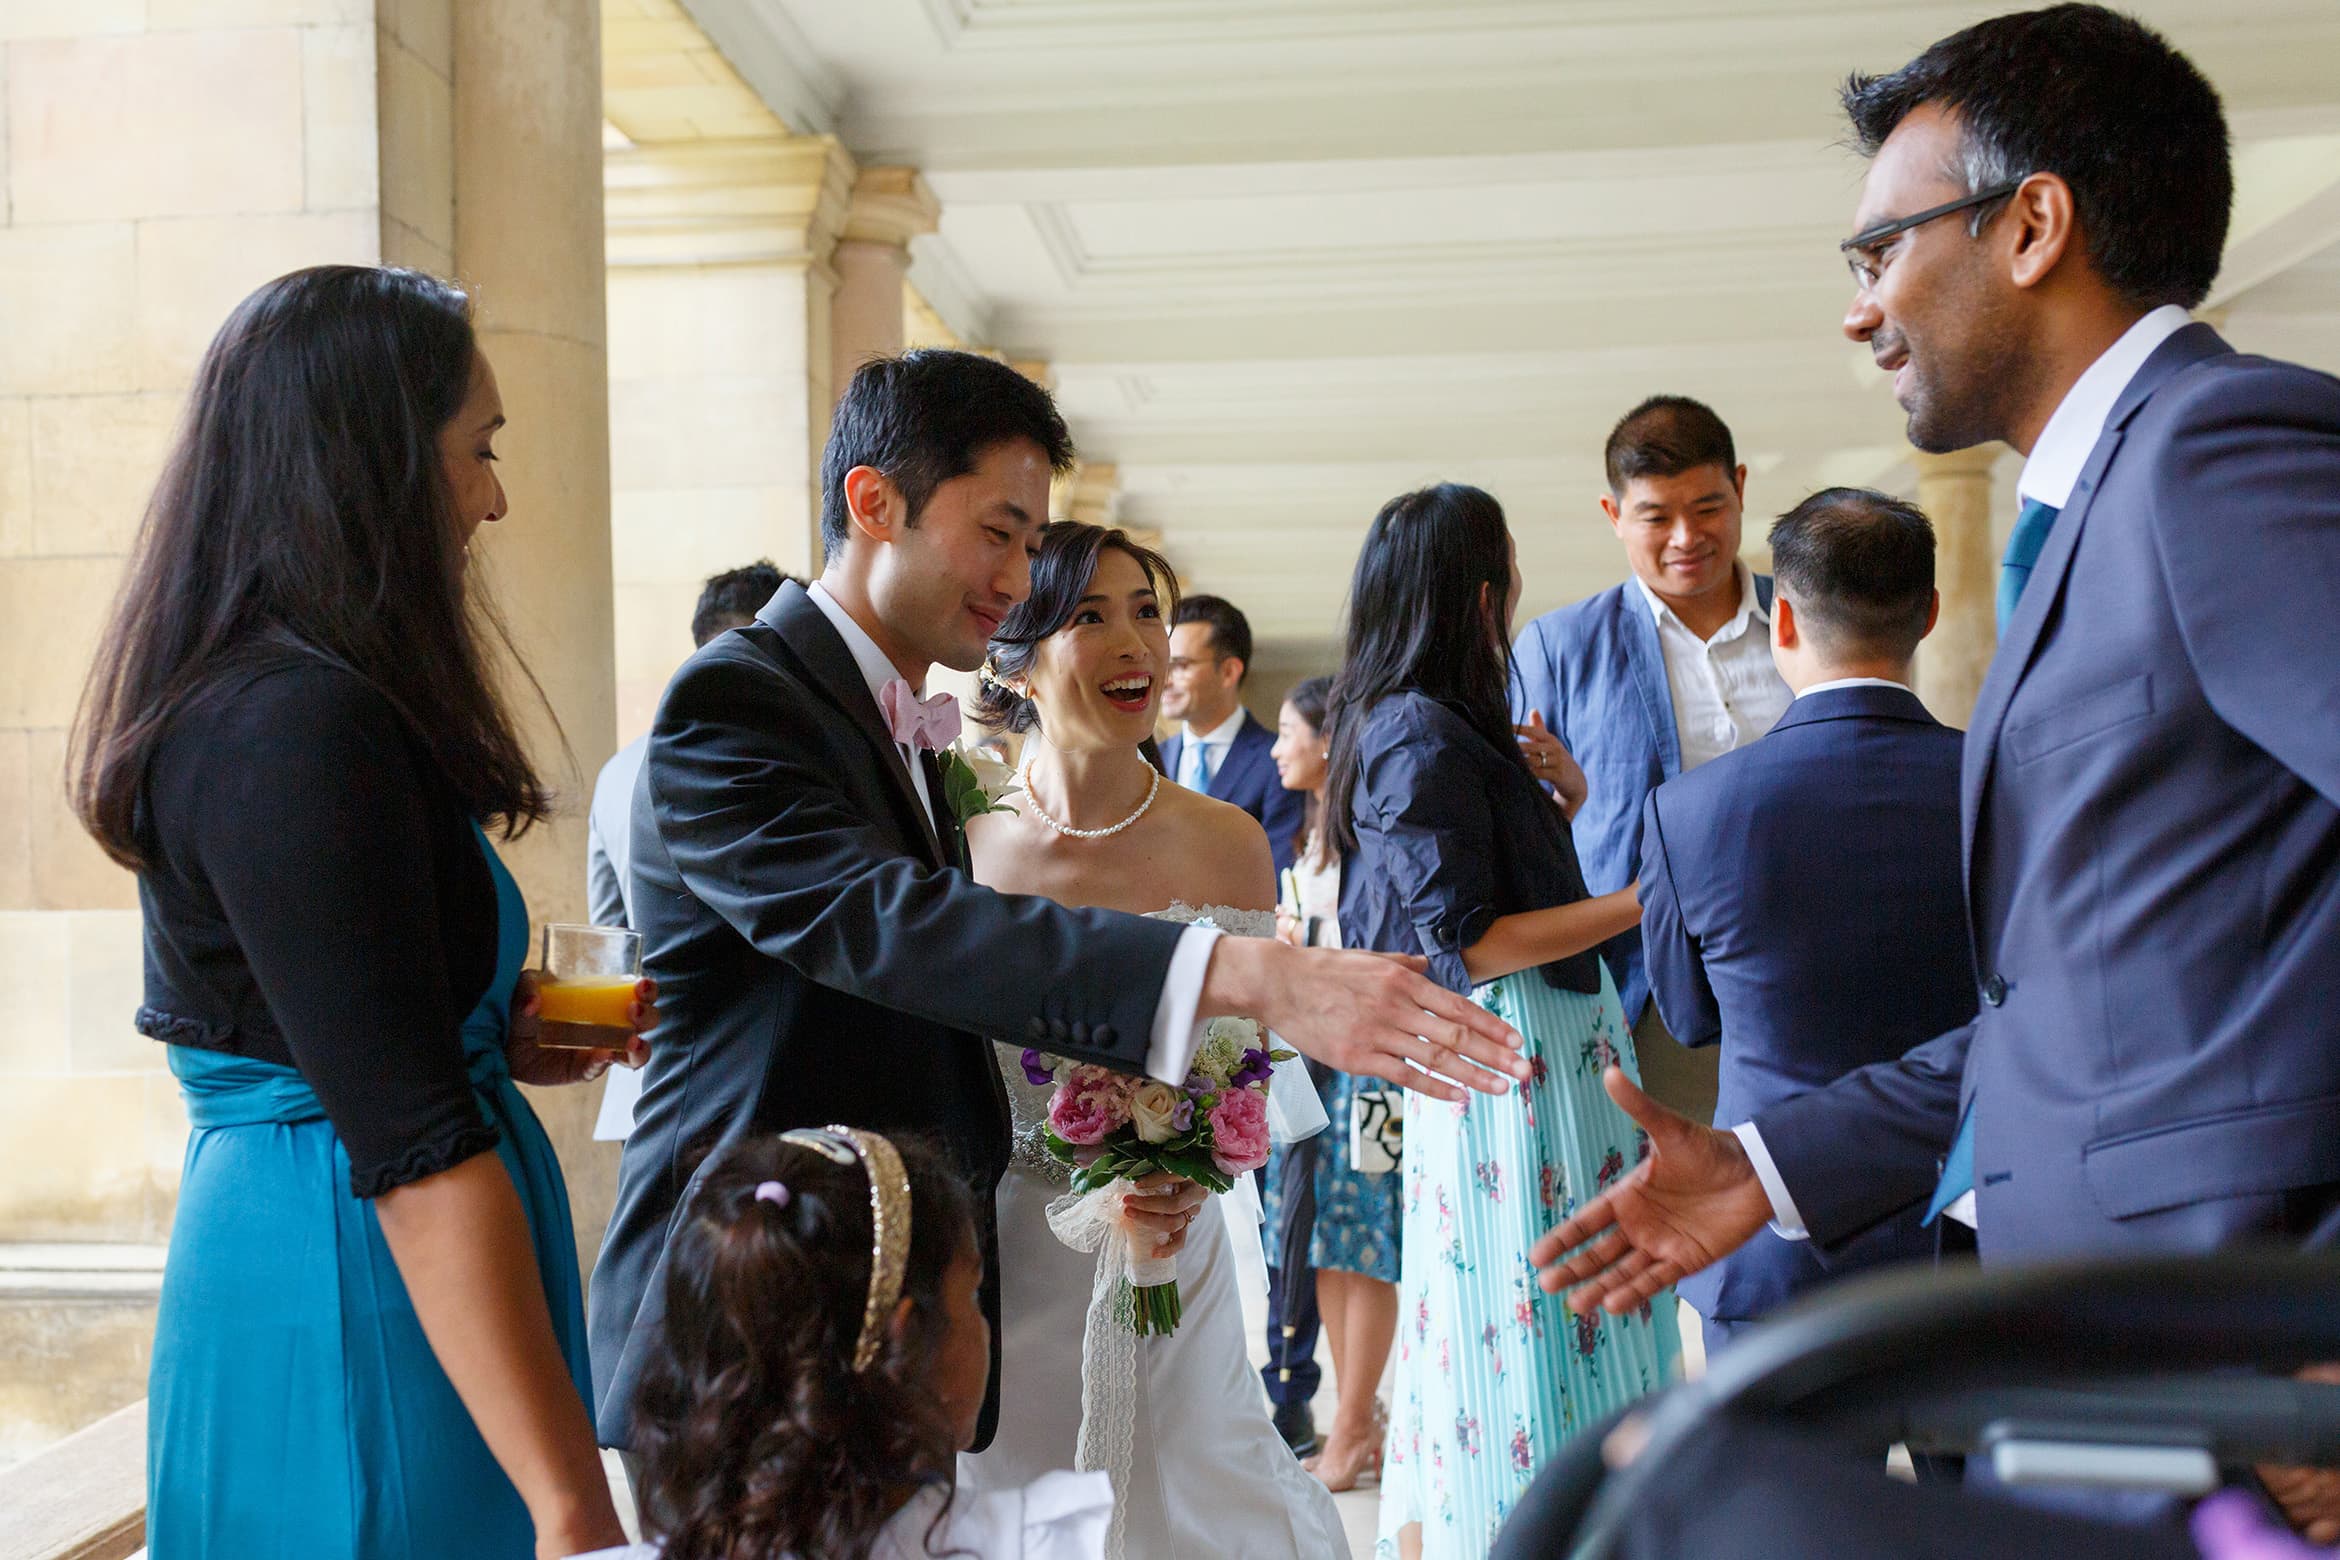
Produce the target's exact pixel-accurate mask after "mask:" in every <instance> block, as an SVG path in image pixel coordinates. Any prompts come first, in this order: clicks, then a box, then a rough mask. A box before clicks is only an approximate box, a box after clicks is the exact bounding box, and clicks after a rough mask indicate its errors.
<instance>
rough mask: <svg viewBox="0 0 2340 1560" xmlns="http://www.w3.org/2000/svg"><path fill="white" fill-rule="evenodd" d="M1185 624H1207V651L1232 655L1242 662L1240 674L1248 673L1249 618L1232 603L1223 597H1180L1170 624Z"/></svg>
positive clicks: (1249, 652)
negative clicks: (1209, 631)
mask: <svg viewBox="0 0 2340 1560" xmlns="http://www.w3.org/2000/svg"><path fill="white" fill-rule="evenodd" d="M1185 623H1207V624H1209V625H1210V629H1211V653H1212V654H1213V655H1219V656H1230V655H1231V656H1233V657H1234V658H1235V659H1236V660H1238V661H1241V662H1242V663H1243V676H1244V677H1249V676H1250V675H1251V619H1249V618H1247V617H1245V616H1244V615H1243V614H1242V612H1240V611H1239V610H1237V608H1236V606H1235V604H1234V603H1233V602H1231V601H1229V600H1227V599H1226V598H1225V597H1224V596H1185V597H1181V598H1180V599H1179V602H1178V615H1177V616H1176V618H1174V619H1173V620H1172V622H1171V625H1170V626H1171V627H1173V628H1176V627H1178V626H1179V625H1181V624H1185ZM1237 680H1238V681H1241V679H1240V678H1239V679H1237Z"/></svg>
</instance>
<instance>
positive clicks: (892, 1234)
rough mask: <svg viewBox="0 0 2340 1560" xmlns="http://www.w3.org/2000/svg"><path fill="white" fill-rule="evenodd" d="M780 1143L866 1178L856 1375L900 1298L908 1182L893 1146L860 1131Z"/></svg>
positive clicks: (799, 1135) (793, 1137)
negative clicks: (863, 1297)
mask: <svg viewBox="0 0 2340 1560" xmlns="http://www.w3.org/2000/svg"><path fill="white" fill-rule="evenodd" d="M780 1141H781V1142H783V1143H794V1144H797V1145H798V1146H799V1147H802V1148H809V1149H811V1150H812V1151H813V1152H814V1153H816V1154H819V1155H821V1156H822V1157H823V1158H825V1159H828V1160H830V1161H832V1162H833V1163H836V1164H840V1165H850V1164H854V1163H856V1162H858V1163H859V1164H860V1165H861V1170H862V1174H863V1175H865V1176H867V1177H868V1178H869V1224H870V1231H871V1234H870V1249H869V1299H868V1301H867V1303H866V1304H864V1305H863V1307H862V1311H861V1337H860V1339H859V1340H858V1341H857V1342H856V1343H855V1344H854V1345H853V1373H854V1374H855V1375H859V1374H861V1372H863V1371H865V1370H867V1369H869V1364H870V1361H872V1360H874V1359H876V1358H877V1351H878V1343H879V1341H880V1340H881V1339H883V1338H884V1337H885V1329H886V1319H887V1318H888V1317H889V1316H891V1315H893V1311H894V1307H895V1305H897V1304H898V1303H899V1302H900V1301H901V1298H902V1270H903V1269H904V1268H905V1267H906V1266H908V1264H909V1261H910V1177H909V1175H908V1173H906V1172H905V1171H904V1170H903V1169H902V1156H901V1155H900V1154H899V1153H897V1152H895V1150H894V1145H893V1144H892V1143H890V1142H888V1141H887V1140H886V1139H885V1138H884V1137H883V1136H882V1135H881V1134H879V1133H875V1132H864V1131H862V1130H861V1129H860V1128H859V1127H834V1126H832V1127H823V1128H818V1129H816V1128H812V1127H798V1128H796V1129H795V1130H794V1131H790V1132H783V1133H781V1134H780Z"/></svg>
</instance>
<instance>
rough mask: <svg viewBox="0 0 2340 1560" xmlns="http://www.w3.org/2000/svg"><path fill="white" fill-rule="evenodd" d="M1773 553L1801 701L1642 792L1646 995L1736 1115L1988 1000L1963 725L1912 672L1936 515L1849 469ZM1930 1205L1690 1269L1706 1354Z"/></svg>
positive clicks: (1872, 1249) (1897, 1239) (1787, 519)
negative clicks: (1837, 1241)
mask: <svg viewBox="0 0 2340 1560" xmlns="http://www.w3.org/2000/svg"><path fill="white" fill-rule="evenodd" d="M1771 560H1772V569H1773V571H1774V577H1775V578H1776V580H1777V582H1778V583H1777V589H1776V594H1775V596H1774V598H1773V602H1772V618H1771V639H1772V656H1773V659H1774V660H1775V661H1776V662H1777V663H1778V665H1779V670H1780V674H1781V675H1782V676H1783V677H1785V678H1786V679H1787V683H1788V686H1789V687H1791V688H1793V689H1794V690H1795V692H1796V699H1795V702H1794V703H1793V704H1791V705H1789V706H1788V712H1787V713H1786V714H1785V715H1783V716H1781V717H1780V718H1779V723H1778V724H1777V725H1775V726H1773V727H1772V728H1771V734H1770V735H1769V736H1767V737H1765V738H1764V739H1763V740H1762V741H1760V742H1756V743H1753V744H1750V745H1749V746H1747V747H1744V748H1741V749H1739V750H1738V751H1737V752H1733V753H1725V754H1723V755H1722V756H1721V757H1720V758H1717V759H1716V760H1715V761H1714V762H1712V763H1710V764H1708V765H1706V766H1705V767H1704V768H1701V769H1698V770H1695V771H1693V772H1692V773H1690V774H1686V775H1683V776H1682V777H1680V778H1679V779H1676V780H1669V781H1667V782H1666V783H1665V784H1664V785H1661V786H1659V787H1658V788H1657V789H1656V790H1655V791H1652V792H1651V793H1650V796H1649V801H1648V803H1647V804H1646V805H1645V807H1644V809H1643V812H1642V828H1641V906H1642V922H1641V928H1642V938H1643V945H1644V947H1645V948H1646V949H1647V956H1648V960H1649V982H1650V995H1651V997H1652V999H1653V1000H1654V1001H1655V1002H1656V1003H1657V1006H1658V1009H1659V1011H1660V1012H1661V1013H1663V1014H1664V1015H1665V1022H1666V1027H1667V1028H1668V1029H1669V1030H1671V1031H1672V1032H1673V1033H1674V1035H1675V1036H1676V1037H1677V1038H1679V1039H1680V1040H1681V1042H1682V1043H1683V1044H1684V1045H1688V1046H1706V1045H1714V1044H1715V1043H1716V1042H1717V1041H1719V1042H1720V1043H1721V1054H1722V1079H1721V1092H1720V1095H1719V1097H1718V1099H1717V1101H1716V1104H1715V1113H1714V1120H1715V1123H1716V1125H1718V1126H1728V1125H1729V1124H1731V1123H1732V1122H1737V1121H1745V1120H1747V1119H1748V1118H1749V1117H1750V1116H1752V1115H1755V1114H1756V1113H1757V1112H1758V1111H1760V1110H1761V1109H1763V1108H1764V1107H1767V1106H1770V1105H1773V1104H1776V1103H1778V1102H1779V1101H1781V1100H1784V1099H1789V1098H1792V1097H1794V1096H1795V1095H1798V1094H1802V1093H1805V1092H1807V1091H1809V1090H1812V1089H1817V1088H1822V1087H1825V1086H1826V1085H1828V1084H1831V1083H1834V1082H1835V1081H1836V1080H1837V1079H1838V1078H1840V1077H1842V1076H1844V1075H1845V1074H1846V1073H1848V1072H1851V1071H1852V1070H1853V1069H1854V1068H1856V1067H1862V1066H1866V1065H1867V1064H1869V1063H1871V1062H1880V1061H1889V1060H1891V1059H1893V1058H1895V1057H1898V1056H1899V1055H1901V1053H1902V1052H1903V1051H1905V1050H1907V1049H1909V1047H1911V1046H1913V1045H1916V1044H1918V1043H1919V1042H1921V1041H1925V1040H1930V1039H1932V1038H1933V1037H1934V1036H1935V1035H1938V1034H1940V1033H1942V1032H1943V1031H1944V1030H1946V1029H1949V1028H1952V1027H1954V1026H1955V1025H1958V1024H1962V1023H1964V1022H1966V1021H1967V1020H1968V1019H1970V1018H1972V1017H1973V1016H1974V1009H1975V996H1974V978H1973V975H1972V974H1971V972H1970V967H1969V965H1968V962H1967V955H1966V896H1965V893H1964V890H1963V888H1962V886H1961V884H1960V882H1959V865H1960V863H1959V849H1958V749H1959V736H1958V733H1957V732H1955V731H1953V730H1951V729H1950V728H1949V727H1947V726H1945V725H1943V724H1942V723H1941V722H1939V721H1937V720H1935V719H1934V718H1933V716H1931V715H1929V714H1928V713H1926V707H1925V706H1924V705H1923V704H1921V703H1919V702H1918V697H1917V695H1916V694H1915V693H1913V692H1911V691H1910V681H1911V677H1912V672H1913V663H1914V660H1915V657H1916V654H1917V647H1918V641H1919V640H1921V639H1922V638H1924V637H1925V635H1926V633H1927V632H1928V631H1929V630H1930V629H1931V628H1932V627H1933V621H1934V612H1935V608H1936V606H1937V604H1938V598H1937V597H1936V595H1935V592H1934V531H1933V527H1932V526H1930V525H1928V524H1927V523H1926V517H1925V516H1924V515H1922V514H1920V513H1919V512H1918V511H1917V510H1916V508H1914V507H1913V506H1911V505H1909V504H1906V503H1904V502H1902V501H1901V500H1899V499H1894V498H1889V497H1887V496H1886V495H1884V494H1882V493H1872V492H1866V491H1862V490H1859V489H1853V488H1830V489H1828V490H1826V491H1824V492H1821V493H1816V494H1814V495H1813V496H1812V497H1810V498H1807V499H1805V500H1804V501H1803V502H1802V503H1801V504H1798V505H1797V506H1796V507H1795V508H1794V509H1792V510H1790V511H1789V512H1788V513H1787V514H1786V515H1784V516H1782V517H1781V519H1780V521H1779V523H1778V524H1777V525H1775V526H1773V527H1772V530H1771ZM1921 1213H1922V1210H1921V1209H1918V1208H1915V1207H1912V1208H1909V1209H1905V1210H1903V1211H1902V1212H1901V1213H1899V1214H1896V1215H1895V1216H1893V1217H1892V1218H1890V1219H1887V1220H1885V1221H1884V1222H1883V1223H1881V1224H1878V1225H1876V1226H1875V1227H1873V1228H1871V1229H1870V1230H1868V1231H1866V1232H1864V1233H1863V1234H1862V1235H1861V1236H1859V1237H1858V1238H1857V1239H1856V1240H1854V1241H1853V1242H1851V1243H1850V1245H1849V1246H1848V1247H1847V1249H1845V1250H1844V1251H1842V1252H1838V1253H1835V1254H1833V1255H1832V1258H1831V1260H1829V1261H1827V1262H1825V1263H1824V1262H1822V1261H1821V1259H1820V1258H1819V1256H1818V1255H1817V1254H1816V1253H1815V1252H1814V1251H1813V1248H1812V1245H1811V1243H1810V1242H1808V1241H1788V1240H1783V1239H1781V1238H1780V1237H1779V1236H1778V1235H1776V1234H1773V1233H1771V1232H1769V1231H1765V1232H1763V1233H1761V1234H1758V1235H1756V1236H1755V1238H1754V1239H1753V1240H1751V1241H1749V1242H1748V1243H1747V1244H1746V1245H1745V1246H1742V1247H1740V1248H1739V1249H1738V1250H1737V1251H1735V1252H1733V1253H1732V1254H1731V1255H1729V1256H1727V1257H1725V1258H1723V1259H1722V1261H1720V1262H1718V1263H1716V1264H1715V1265H1714V1266H1713V1267H1711V1268H1708V1269H1706V1270H1705V1271H1704V1272H1701V1273H1694V1274H1692V1275H1690V1276H1689V1277H1688V1278H1685V1279H1683V1280H1682V1283H1681V1285H1680V1288H1679V1293H1680V1294H1681V1296H1682V1298H1683V1299H1685V1300H1687V1301H1689V1302H1690V1303H1691V1304H1692V1305H1693V1306H1695V1307H1696V1308H1697V1310H1698V1313H1699V1315H1700V1316H1701V1317H1703V1318H1704V1319H1705V1324H1706V1349H1707V1355H1708V1357H1709V1358H1712V1357H1713V1355H1714V1353H1715V1351H1716V1350H1718V1349H1720V1348H1721V1347H1722V1346H1723V1345H1724V1344H1726V1343H1727V1342H1729V1340H1730V1339H1731V1337H1732V1336H1733V1335H1734V1334H1736V1333H1737V1332H1739V1331H1740V1330H1742V1329H1744V1328H1745V1327H1746V1326H1748V1325H1749V1324H1750V1323H1751V1322H1752V1321H1753V1320H1754V1319H1756V1318H1757V1317H1760V1316H1762V1315H1763V1314H1764V1313H1765V1312H1766V1311H1769V1310H1771V1309H1772V1308H1773V1307H1775V1306H1777V1305H1779V1304H1780V1303H1781V1302H1783V1301H1785V1300H1786V1299H1787V1298H1788V1297H1789V1296H1791V1295H1793V1294H1795V1293H1796V1292H1797V1291H1799V1290H1802V1289H1805V1288H1808V1287H1810V1286H1811V1285H1813V1284H1815V1283H1818V1282H1820V1281H1821V1280H1822V1279H1824V1278H1826V1277H1827V1276H1829V1275H1830V1274H1832V1273H1836V1274H1842V1273H1845V1272H1849V1271H1855V1270H1858V1269H1861V1268H1866V1267H1875V1266H1879V1265H1882V1264H1884V1263H1889V1262H1901V1261H1909V1260H1913V1259H1923V1258H1927V1257H1930V1256H1932V1255H1933V1253H1934V1249H1935V1242H1934V1237H1933V1235H1932V1233H1931V1232H1929V1231H1927V1230H1926V1229H1924V1228H1923V1227H1922V1226H1921V1224H1920V1215H1921Z"/></svg>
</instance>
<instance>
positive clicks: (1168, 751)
mask: <svg viewBox="0 0 2340 1560" xmlns="http://www.w3.org/2000/svg"><path fill="white" fill-rule="evenodd" d="M1250 676H1251V621H1250V619H1248V618H1246V617H1245V616H1244V615H1243V614H1242V613H1241V612H1240V611H1238V610H1237V609H1236V608H1235V607H1234V605H1233V604H1231V603H1229V602H1227V601H1225V600H1223V599H1221V598H1220V597H1217V596H1187V597H1184V598H1182V599H1181V600H1180V601H1179V603H1178V617H1177V621H1176V622H1174V623H1173V624H1172V625H1171V628H1170V674H1169V676H1168V677H1167V678H1165V679H1164V680H1163V684H1162V714H1163V715H1164V716H1165V717H1167V718H1168V719H1170V720H1174V721H1177V722H1178V730H1177V731H1176V732H1175V733H1173V734H1172V735H1171V736H1170V738H1169V739H1168V740H1167V741H1165V742H1164V743H1163V744H1162V772H1163V773H1164V774H1167V775H1168V776H1169V777H1170V778H1171V779H1173V780H1175V781H1177V782H1178V783H1179V784H1180V785H1182V786H1185V787H1186V788H1187V789H1188V790H1189V791H1200V792H1202V793H1203V794H1204V795H1205V796H1215V797H1217V798H1218V799H1219V800H1220V801H1222V802H1233V803H1234V804H1235V805H1236V806H1238V807H1240V808H1242V809H1243V810H1244V811H1245V812H1247V813H1249V814H1251V816H1253V817H1254V818H1257V819H1258V820H1259V822H1260V827H1262V828H1264V829H1266V830H1267V837H1268V849H1269V850H1270V851H1272V852H1274V854H1275V858H1276V872H1277V874H1278V875H1279V876H1281V875H1282V874H1283V872H1284V871H1285V870H1286V869H1287V868H1289V867H1290V866H1291V865H1292V852H1293V846H1294V842H1295V839H1296V837H1297V836H1298V834H1299V832H1300V824H1301V820H1302V819H1304V818H1305V817H1306V816H1307V814H1308V798H1307V797H1305V796H1303V795H1302V794H1300V793H1299V792H1298V791H1287V790H1285V789H1284V787H1283V783H1282V782H1281V781H1279V780H1278V779H1277V778H1276V765H1275V760H1274V759H1272V758H1270V757H1269V756H1268V754H1269V753H1270V751H1272V750H1273V749H1274V747H1275V745H1276V734H1275V732H1273V731H1272V730H1270V729H1269V728H1268V727H1266V726H1263V725H1261V724H1260V723H1259V722H1258V721H1257V720H1256V719H1254V718H1253V716H1252V713H1251V711H1249V710H1247V709H1245V708H1244V707H1243V684H1244V682H1245V681H1246V680H1247V679H1249V677H1250Z"/></svg>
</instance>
